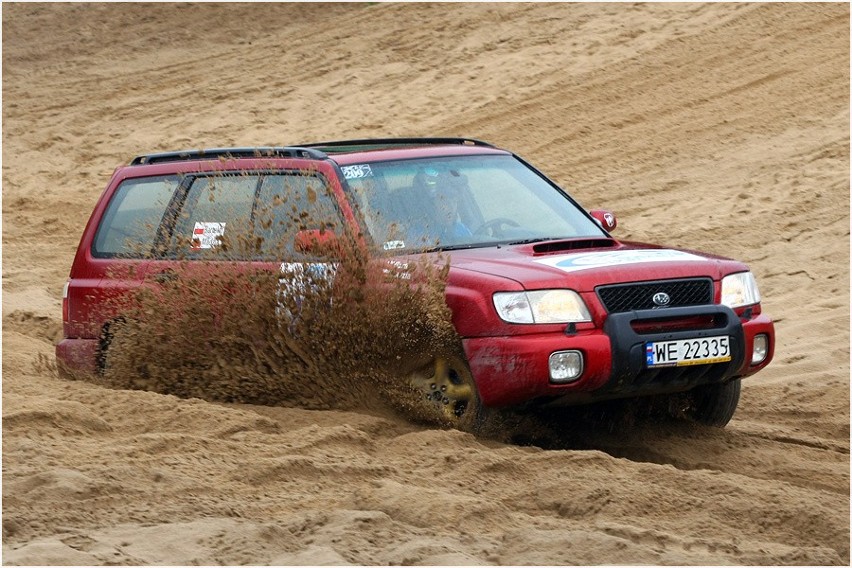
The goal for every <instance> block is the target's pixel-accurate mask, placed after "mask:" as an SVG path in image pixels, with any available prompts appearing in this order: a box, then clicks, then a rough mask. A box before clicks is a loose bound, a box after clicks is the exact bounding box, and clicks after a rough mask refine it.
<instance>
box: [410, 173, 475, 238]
mask: <svg viewBox="0 0 852 568" xmlns="http://www.w3.org/2000/svg"><path fill="white" fill-rule="evenodd" d="M417 177H418V178H420V179H417V178H415V183H416V185H420V186H421V187H422V188H424V189H426V190H427V191H428V195H429V196H430V198H431V200H432V204H433V206H434V210H435V216H434V221H435V226H434V227H432V230H431V231H430V232H431V233H432V234H433V236H434V237H437V239H438V242H440V243H453V242H458V241H459V240H464V238H465V237H470V236H472V235H473V233H472V232H471V231H470V229H469V228H468V227H467V225H465V224H464V222H462V220H461V218H460V217H459V205H460V202H461V199H462V192H463V191H464V181H465V180H464V177H462V176H460V175H459V174H454V173H452V172H450V173H447V172H444V173H439V172H437V171H436V170H432V169H426V170H424V171H422V172H420V173H418V174H417Z"/></svg>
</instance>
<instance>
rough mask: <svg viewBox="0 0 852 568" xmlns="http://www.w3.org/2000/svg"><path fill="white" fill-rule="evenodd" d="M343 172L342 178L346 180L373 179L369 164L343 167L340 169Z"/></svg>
mask: <svg viewBox="0 0 852 568" xmlns="http://www.w3.org/2000/svg"><path fill="white" fill-rule="evenodd" d="M340 169H341V170H342V171H343V177H345V178H346V179H360V178H366V177H373V170H371V169H370V165H369V164H361V165H358V166H343V167H342V168H340Z"/></svg>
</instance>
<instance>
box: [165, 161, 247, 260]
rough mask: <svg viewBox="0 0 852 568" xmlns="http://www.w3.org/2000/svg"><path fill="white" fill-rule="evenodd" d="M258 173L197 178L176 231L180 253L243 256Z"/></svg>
mask: <svg viewBox="0 0 852 568" xmlns="http://www.w3.org/2000/svg"><path fill="white" fill-rule="evenodd" d="M259 181H260V176H258V175H228V176H224V175H220V176H207V177H198V178H196V179H195V180H194V181H193V182H192V185H191V186H190V188H189V191H188V192H187V195H186V200H185V201H184V205H183V207H182V209H181V214H180V215H179V216H178V218H177V220H176V222H175V227H174V231H173V239H172V242H173V250H174V251H175V252H176V253H177V254H178V255H179V256H189V257H195V256H199V255H205V256H206V255H212V254H215V255H216V256H227V257H234V258H239V257H244V256H246V254H247V251H246V250H245V247H247V246H249V245H250V241H251V239H249V238H248V237H250V235H251V213H252V205H253V204H254V196H255V193H256V191H257V184H258V182H259Z"/></svg>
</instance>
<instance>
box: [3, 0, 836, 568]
mask: <svg viewBox="0 0 852 568" xmlns="http://www.w3.org/2000/svg"><path fill="white" fill-rule="evenodd" d="M2 12H3V189H2V191H3V194H2V197H3V200H2V204H3V218H2V221H3V304H2V305H3V400H2V402H3V406H2V409H3V455H2V457H3V479H2V481H3V485H2V487H3V511H2V512H3V516H2V523H3V549H2V550H3V563H4V564H83V565H88V564H348V563H355V564H388V563H390V564H433V565H434V564H621V563H629V564H634V563H635V564H838V565H844V564H845V565H848V564H849V562H850V555H849V542H850V541H849V535H850V533H849V518H850V516H849V515H850V509H849V489H850V488H849V466H850V456H849V377H850V369H849V329H850V321H849V289H850V282H849V250H850V249H849V244H850V243H849V226H850V223H849V171H850V162H849V132H850V129H849V125H850V123H849V85H850V80H849V69H850V60H849V36H850V33H849V32H850V28H849V22H850V13H849V5H848V4H638V5H634V4H555V5H554V4H464V5H452V4H434V5H433V4H412V5H407V4H382V3H369V4H345V5H343V4H341V5H335V4H303V5H292V4H270V5H264V4H239V5H236V4H205V5H189V4H180V5H177V4H144V5H141V4H130V5H128V4H118V5H116V4H88V5H86V4H49V5H48V4H28V3H27V4H25V3H15V4H9V3H6V4H4V5H3V6H2ZM404 135H416V136H426V135H451V136H472V137H477V138H481V139H484V140H488V141H491V142H493V143H496V144H498V145H501V146H504V147H508V148H510V149H513V150H515V151H517V152H518V153H519V154H520V155H522V156H524V157H526V158H528V159H530V160H531V161H532V162H534V163H535V164H537V165H538V166H540V167H541V168H542V169H543V170H544V171H545V172H546V173H548V174H549V175H551V176H552V177H553V178H554V179H556V180H557V181H558V182H560V183H561V184H563V185H564V186H566V187H568V188H569V189H570V190H571V191H572V193H573V194H574V195H575V196H576V197H577V198H578V200H579V201H580V202H581V203H582V204H583V205H584V206H586V207H587V208H595V207H609V208H612V209H614V210H615V211H616V212H617V214H618V215H619V219H620V227H619V229H618V231H617V233H616V235H617V236H620V237H621V238H624V239H635V240H646V241H656V242H661V243H666V244H670V245H673V246H684V247H692V248H697V249H702V250H707V251H711V252H715V253H719V254H724V255H726V256H732V257H736V258H739V259H742V260H744V261H746V262H748V263H749V264H750V265H751V267H752V269H753V270H754V272H755V273H756V274H757V276H758V280H759V282H760V284H761V291H762V293H763V296H764V303H763V306H764V309H765V311H766V312H767V313H769V314H771V315H772V316H773V317H774V318H775V319H776V322H777V332H778V341H779V343H778V348H777V352H776V359H775V361H774V363H773V364H772V365H770V367H769V368H768V369H767V370H766V371H764V372H763V373H761V374H759V375H757V376H756V377H754V378H752V379H750V380H748V381H746V382H745V383H744V391H743V398H742V401H741V403H740V410H739V411H738V414H737V415H736V416H735V418H734V420H733V421H732V423H731V424H730V425H729V426H728V428H727V429H725V430H706V429H694V428H690V427H687V426H682V427H679V426H678V427H675V426H672V425H666V426H665V427H664V426H661V425H653V424H651V425H644V426H637V427H635V428H632V429H629V430H628V431H625V430H623V429H620V430H616V431H609V430H608V429H605V428H604V429H595V428H591V427H589V428H583V429H581V431H580V432H579V433H578V434H577V435H576V436H574V437H573V438H571V440H572V441H571V442H570V443H565V444H563V446H562V447H556V448H553V447H548V448H547V449H545V448H543V447H540V446H519V445H512V444H504V443H499V442H497V441H491V440H486V439H476V438H474V437H473V436H471V435H469V434H464V433H461V432H458V431H444V430H438V429H429V428H426V427H422V426H418V425H415V424H412V423H409V422H408V421H406V420H404V419H402V418H398V417H394V416H390V415H384V414H381V413H374V412H368V411H364V412H344V411H336V410H326V411H318V410H307V409H300V408H287V407H263V406H248V405H233V404H231V405H229V404H217V403H213V402H208V401H203V400H198V399H189V400H187V399H179V398H176V397H173V396H166V395H161V394H155V393H149V392H141V391H119V390H108V389H105V388H103V387H100V386H96V385H94V384H89V383H86V382H70V381H63V380H60V379H59V378H58V377H57V375H56V374H55V371H54V370H53V368H52V367H51V365H50V364H49V363H50V360H51V359H52V356H53V355H52V354H53V345H54V342H55V341H56V340H57V338H58V337H59V336H60V335H61V315H60V297H61V289H62V285H63V283H64V281H65V279H66V277H67V274H68V270H69V267H70V264H71V260H72V256H73V254H74V251H75V249H76V246H77V241H78V239H79V237H80V234H81V232H82V230H83V227H84V226H85V223H86V220H87V219H88V215H89V213H90V211H91V209H92V207H93V205H94V204H95V202H96V200H97V198H98V196H99V195H100V192H101V191H102V189H103V187H104V185H105V183H106V181H107V179H108V177H109V174H110V173H111V171H112V169H113V168H114V167H115V166H116V165H118V164H120V163H124V162H126V161H127V160H129V159H130V158H131V157H132V156H134V155H136V154H138V153H143V152H150V151H161V150H163V151H164V150H174V149H181V148H193V147H195V148H198V147H215V146H227V145H236V146H254V145H281V144H292V143H298V142H305V141H313V140H323V139H333V138H355V137H368V136H404Z"/></svg>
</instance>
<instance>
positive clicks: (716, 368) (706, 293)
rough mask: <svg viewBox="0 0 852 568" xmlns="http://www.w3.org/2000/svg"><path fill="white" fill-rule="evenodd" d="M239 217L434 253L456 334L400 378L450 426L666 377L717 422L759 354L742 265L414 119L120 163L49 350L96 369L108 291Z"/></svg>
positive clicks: (240, 221) (756, 366)
mask: <svg viewBox="0 0 852 568" xmlns="http://www.w3.org/2000/svg"><path fill="white" fill-rule="evenodd" d="M214 188H215V189H216V195H215V199H214V195H213V190H214ZM283 188H287V191H288V192H289V193H288V195H289V196H290V199H289V200H287V199H283V200H282V199H280V195H281V192H282V190H283ZM261 207H262V208H264V209H265V210H267V211H271V212H272V213H273V214H277V215H278V216H279V217H280V219H281V220H282V222H279V223H277V224H276V225H275V227H283V229H282V230H280V231H279V233H278V234H270V229H269V225H268V224H263V223H259V222H257V220H256V215H255V212H256V211H257V210H258V209H259V208H261ZM299 210H303V211H308V212H309V213H310V215H309V217H310V219H311V221H310V223H308V224H305V223H298V222H297V221H299V219H300V217H299V216H298V215H297V216H293V213H294V212H297V211H299ZM302 218H304V215H303V216H302ZM288 223H289V224H290V225H292V227H288ZM237 226H240V227H241V228H242V230H243V231H248V232H249V234H256V235H257V236H258V238H259V242H261V243H263V242H269V243H272V242H281V241H282V240H284V241H287V242H290V243H292V246H293V247H295V248H299V247H300V243H301V244H302V245H304V243H306V242H308V241H310V240H311V239H313V241H311V242H314V243H315V244H316V242H317V241H318V240H323V239H325V240H327V238H328V237H329V235H331V236H333V235H334V234H335V233H339V232H340V231H341V230H343V228H347V227H348V228H349V229H351V230H354V231H355V232H356V233H357V234H358V235H360V237H359V238H362V239H363V243H364V246H365V247H366V248H368V249H369V250H371V251H373V252H374V253H375V255H376V257H381V258H384V259H385V260H386V261H387V258H388V257H391V262H398V263H404V262H408V261H411V260H412V259H423V258H424V255H426V257H429V255H435V256H438V255H439V256H440V257H441V258H442V259H443V262H448V264H449V272H448V273H447V275H446V287H445V298H446V304H447V306H448V307H449V309H450V311H451V313H452V323H453V325H454V327H455V330H456V331H457V333H458V335H459V336H460V337H461V343H462V346H463V353H462V352H460V353H459V354H458V356H447V355H435V356H433V357H432V358H431V359H430V361H429V363H428V364H427V365H425V366H424V367H423V368H421V369H419V370H418V371H416V372H413V373H412V375H411V382H412V384H413V385H415V386H416V387H418V388H421V389H422V390H423V391H425V393H426V398H427V399H430V400H434V404H435V406H436V409H437V411H438V412H439V413H441V414H442V415H443V416H444V417H445V418H447V419H448V420H449V421H450V422H451V423H454V424H456V425H464V424H465V423H469V422H470V420H471V419H472V418H471V417H476V416H479V415H480V414H481V413H482V412H484V411H485V410H486V409H488V408H492V407H520V406H530V405H541V406H550V407H552V406H559V405H575V404H585V403H590V402H596V401H601V400H607V399H618V398H622V399H623V398H634V397H645V396H650V395H662V396H663V397H665V396H667V395H669V394H672V395H677V396H681V397H682V396H686V397H688V399H689V400H690V401H691V408H690V410H689V412H688V415H689V416H690V417H691V418H692V419H693V420H695V421H697V422H699V423H704V424H708V425H713V426H724V425H725V424H727V423H728V421H729V420H730V419H731V417H732V416H733V414H734V411H735V409H736V406H737V403H738V400H739V394H740V381H741V379H742V378H744V377H747V376H749V375H752V374H754V373H756V372H757V371H759V370H760V369H762V368H764V367H765V366H766V365H768V364H769V362H770V361H771V359H772V356H773V350H774V343H775V339H774V328H773V324H772V321H771V320H770V319H769V318H768V317H767V316H765V315H764V314H762V313H761V305H760V293H759V291H758V287H757V284H756V282H755V278H754V276H753V275H752V273H751V272H750V271H749V269H748V267H747V266H746V265H745V264H743V263H741V262H738V261H735V260H730V259H727V258H722V257H719V256H715V255H709V254H704V253H700V252H695V251H690V250H679V249H673V248H666V247H660V246H655V245H649V244H642V243H635V242H624V241H619V240H617V239H615V238H613V237H612V236H611V232H612V231H613V229H615V227H616V219H615V216H614V215H613V214H612V213H611V212H609V211H604V210H595V211H590V212H587V211H586V210H584V209H583V208H582V207H581V206H580V205H579V204H578V203H577V202H576V201H574V200H573V199H572V198H571V197H570V196H569V195H568V194H567V193H566V192H565V191H564V190H563V189H561V188H560V187H558V186H557V185H556V184H555V183H554V182H552V181H551V180H549V179H548V178H547V177H545V176H544V175H543V174H542V173H541V172H539V171H538V170H536V169H535V168H534V167H533V166H531V165H530V164H528V163H527V162H526V161H524V160H523V159H521V158H520V157H518V156H517V155H515V154H513V153H511V152H509V151H506V150H502V149H499V148H496V147H494V146H492V145H490V144H487V143H485V142H481V141H477V140H469V139H456V138H410V139H376V140H349V141H338V142H326V143H316V144H302V145H298V146H292V147H263V148H224V149H214V150H204V151H186V152H173V153H161V154H151V155H143V156H139V157H137V158H135V159H133V160H132V162H131V163H130V164H129V165H127V166H123V167H119V168H117V169H116V171H115V172H114V174H113V176H112V179H111V180H110V182H109V184H108V185H107V187H106V190H105V191H104V193H103V194H102V196H101V198H100V200H99V201H98V203H97V205H96V207H95V209H94V212H93V213H92V216H91V218H90V220H89V223H88V225H87V226H86V229H85V231H84V233H83V236H82V239H81V241H80V245H79V248H78V250H77V254H76V257H75V259H74V263H73V265H72V268H71V274H70V278H69V279H68V282H67V284H66V285H65V288H64V292H63V304H62V310H63V324H64V337H65V338H64V339H63V340H62V341H61V342H60V343H59V344H58V345H57V347H56V355H57V358H58V360H59V363H60V368H63V369H65V370H70V371H73V372H89V373H97V372H99V371H101V370H102V369H101V366H102V365H103V360H104V359H103V356H104V353H103V350H104V349H105V348H106V347H107V346H108V344H107V342H105V341H104V332H105V327H106V326H108V325H109V322H110V319H111V318H114V317H115V314H114V313H111V312H110V310H109V309H107V308H106V307H105V301H104V298H106V297H107V296H108V295H110V294H114V293H116V292H118V293H122V292H129V291H131V290H133V289H134V288H136V287H138V286H139V285H140V283H141V282H142V281H143V280H145V279H146V278H147V279H148V280H149V281H150V280H153V281H165V280H168V279H169V278H170V277H171V276H172V270H171V269H170V264H169V262H170V259H172V258H173V256H170V254H171V253H170V252H169V251H172V250H173V249H174V247H176V246H178V245H177V244H175V243H178V242H183V243H184V245H185V246H186V247H188V248H189V251H188V254H187V255H186V256H185V258H189V259H190V260H189V262H192V258H193V256H192V253H193V252H199V253H200V252H204V251H210V250H215V249H216V247H217V246H218V244H219V243H220V242H221V240H222V237H223V236H224V235H226V234H227V233H228V232H231V231H235V230H237ZM291 229H292V230H291ZM276 230H277V229H276ZM263 246H264V245H263V244H261V245H260V247H261V248H263ZM302 248H310V247H309V246H308V245H305V246H303V247H302ZM198 258H199V259H200V258H202V256H199V257H198ZM205 258H206V257H205ZM394 259H395V260H394ZM684 393H685V394H684Z"/></svg>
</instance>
